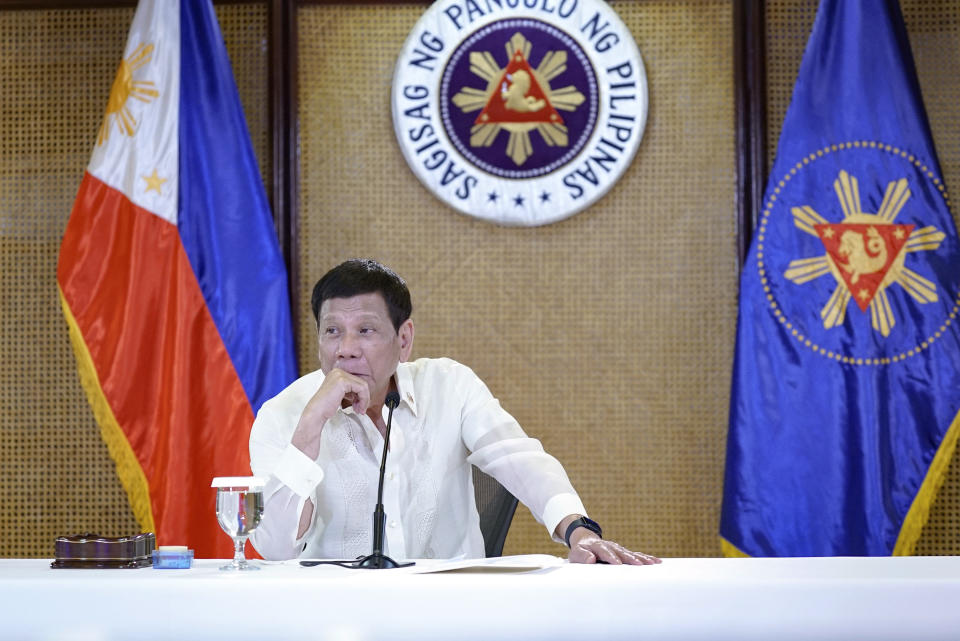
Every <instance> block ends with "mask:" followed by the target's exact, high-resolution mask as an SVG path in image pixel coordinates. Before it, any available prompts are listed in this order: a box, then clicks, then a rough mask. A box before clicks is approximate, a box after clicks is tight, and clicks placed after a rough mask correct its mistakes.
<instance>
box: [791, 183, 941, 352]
mask: <svg viewBox="0 0 960 641" xmlns="http://www.w3.org/2000/svg"><path fill="white" fill-rule="evenodd" d="M833 188H834V191H835V192H836V194H837V198H838V199H839V201H840V207H841V208H842V209H843V213H844V218H843V221H842V222H840V223H830V222H828V221H827V220H826V219H825V218H823V217H822V216H821V215H820V214H818V213H817V212H816V211H815V210H814V209H813V208H812V207H810V206H809V205H804V206H802V207H793V208H792V209H791V210H790V211H791V213H792V214H793V222H794V225H795V226H796V227H798V228H799V229H801V230H802V231H804V232H806V233H808V234H811V235H812V236H816V237H817V238H818V239H820V241H821V243H822V244H823V246H824V249H826V253H825V254H823V255H822V256H816V257H813V258H802V259H797V260H793V261H790V265H789V266H788V268H787V270H786V271H785V272H784V276H785V277H786V278H787V279H789V280H791V281H793V282H794V283H796V284H798V285H802V284H804V283H807V282H809V281H811V280H813V279H815V278H819V277H820V276H823V275H825V274H827V273H829V274H831V275H832V276H833V277H834V279H835V280H836V282H837V287H836V289H834V291H833V294H832V295H831V296H830V299H829V300H828V301H827V303H826V305H824V307H823V308H822V309H821V310H820V318H821V319H822V320H823V327H824V328H825V329H831V328H833V327H838V326H840V325H842V324H843V321H844V318H845V317H846V311H847V306H848V305H847V304H848V303H849V302H850V300H851V299H853V300H854V302H855V303H856V305H857V307H858V308H859V309H860V311H862V312H866V311H867V310H869V311H870V321H871V326H872V327H873V329H874V330H876V331H878V332H880V334H881V335H883V336H884V337H886V336H889V334H890V331H891V329H892V328H893V327H894V325H895V324H896V318H895V317H894V315H893V311H892V309H891V307H890V301H889V299H888V297H887V288H888V287H889V286H890V285H892V284H893V283H897V284H899V285H900V286H901V287H903V289H904V290H905V291H906V292H907V293H908V294H909V295H910V296H911V297H912V298H913V299H914V300H915V301H917V302H918V303H920V304H926V303H932V302H935V301H937V300H938V297H937V287H936V285H935V284H934V283H932V282H931V281H929V280H927V279H926V278H924V277H923V276H921V275H920V274H918V273H916V272H915V271H913V270H911V269H910V268H908V267H906V266H905V265H904V262H905V258H906V255H907V254H909V253H912V252H917V251H930V250H935V249H937V248H938V247H939V246H940V243H941V242H942V241H943V239H944V238H945V237H946V236H945V234H944V233H943V232H941V231H939V230H938V229H937V228H936V227H933V226H927V227H924V228H922V229H915V228H914V225H905V224H896V223H894V222H893V221H894V219H895V218H896V217H897V214H899V213H900V210H901V209H902V208H903V206H904V205H905V204H906V202H907V200H909V198H910V195H911V194H910V188H909V187H908V186H907V179H906V178H901V179H900V180H897V181H895V182H891V183H889V184H888V185H887V189H886V192H885V193H884V195H883V201H882V202H881V203H880V208H879V209H878V210H877V213H876V214H869V213H865V212H863V211H862V210H861V208H860V190H859V186H858V183H857V179H856V178H855V177H853V176H850V175H849V174H848V173H847V172H846V171H842V170H841V171H840V174H839V176H838V177H837V179H836V180H835V181H834V182H833Z"/></svg>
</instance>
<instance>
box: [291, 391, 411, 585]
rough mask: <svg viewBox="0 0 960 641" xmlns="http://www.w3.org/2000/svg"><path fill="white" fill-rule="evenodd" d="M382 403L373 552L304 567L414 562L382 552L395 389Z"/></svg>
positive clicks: (386, 565)
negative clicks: (383, 416) (384, 411)
mask: <svg viewBox="0 0 960 641" xmlns="http://www.w3.org/2000/svg"><path fill="white" fill-rule="evenodd" d="M383 403H384V405H386V406H387V408H388V412H387V431H386V433H385V434H384V436H383V456H381V457H380V484H379V485H378V486H377V507H376V508H374V510H373V552H371V553H370V554H368V555H367V556H364V557H360V558H358V559H357V560H355V561H300V565H302V566H304V567H313V566H315V565H339V566H340V567H342V568H349V569H351V570H386V569H390V568H405V567H408V566H411V565H413V564H414V563H413V561H410V562H408V563H397V562H396V561H394V560H393V559H391V558H390V557H389V556H387V555H386V554H384V553H383V532H384V528H385V527H386V523H387V515H386V514H385V513H384V511H383V476H384V473H385V472H386V469H387V449H388V448H389V447H390V425H391V424H392V423H393V410H394V408H395V407H396V406H397V405H399V404H400V394H399V393H397V392H396V391H391V392H388V393H387V398H386V399H384V401H383Z"/></svg>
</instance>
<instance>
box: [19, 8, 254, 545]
mask: <svg viewBox="0 0 960 641" xmlns="http://www.w3.org/2000/svg"><path fill="white" fill-rule="evenodd" d="M217 13H218V16H219V18H220V23H221V26H222V29H223V32H224V37H225V39H226V42H227V49H228V51H229V53H230V56H231V59H232V60H233V64H234V73H235V76H236V78H237V81H238V86H239V88H240V94H241V98H242V100H243V102H244V107H245V109H246V113H247V120H248V123H249V125H250V128H251V130H252V134H253V143H254V149H255V150H256V152H257V154H258V157H259V158H260V164H261V168H262V169H263V170H264V175H265V176H269V175H270V174H269V172H267V171H266V168H267V167H269V166H270V165H269V164H270V156H269V144H268V140H269V138H268V134H269V130H268V118H267V105H268V100H267V52H266V45H265V43H266V33H267V14H266V5H258V4H254V5H249V4H248V5H230V6H221V7H218V9H217ZM132 15H133V11H132V9H85V10H3V11H0V87H2V89H0V283H2V285H0V287H2V289H0V304H2V313H0V556H18V557H30V556H41V557H52V556H53V541H54V538H55V537H56V536H57V535H60V534H68V533H79V532H90V531H93V532H100V533H102V534H104V535H113V536H117V535H122V534H130V533H133V532H137V531H138V526H137V523H136V521H135V520H134V518H133V515H132V513H131V512H130V508H129V504H128V502H127V497H126V495H125V494H124V492H123V489H122V488H121V486H120V484H119V482H118V481H117V477H116V473H115V471H114V466H113V463H112V461H111V460H110V458H109V455H108V454H107V449H106V447H105V446H104V444H103V442H102V441H101V439H100V435H99V431H98V428H97V425H96V423H95V422H94V420H93V416H92V414H91V411H90V409H89V406H88V405H87V402H86V398H85V397H84V394H83V391H82V390H81V388H80V384H79V382H78V380H77V374H76V367H75V364H74V358H73V353H72V352H71V350H70V346H69V341H68V338H67V331H66V323H65V322H64V320H63V315H62V313H61V311H60V305H59V302H58V299H57V288H56V278H55V269H56V260H57V252H58V250H59V245H60V238H61V236H62V234H63V229H64V227H65V225H66V222H67V217H68V216H69V214H70V210H71V207H72V205H73V199H74V197H75V195H76V193H77V188H78V187H79V185H80V179H81V177H82V175H83V170H84V167H86V164H87V161H88V160H89V157H90V152H91V150H92V149H93V144H94V141H95V139H96V133H97V129H98V128H99V126H100V121H101V119H102V117H103V110H104V107H105V106H106V102H107V96H108V94H109V92H110V85H111V83H112V81H113V76H114V73H115V72H116V68H117V64H118V62H119V60H120V55H121V53H122V52H123V46H124V43H125V40H126V35H127V29H128V28H129V26H130V19H131V17H132ZM238 446H239V447H244V446H245V445H244V444H238ZM198 518H211V519H212V518H215V517H214V515H212V514H209V515H198Z"/></svg>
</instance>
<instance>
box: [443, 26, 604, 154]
mask: <svg viewBox="0 0 960 641" xmlns="http://www.w3.org/2000/svg"><path fill="white" fill-rule="evenodd" d="M506 49H507V56H508V62H507V66H506V67H504V68H501V67H500V65H499V64H497V62H496V60H494V57H493V55H491V54H490V52H489V51H483V52H480V51H472V52H470V71H472V72H473V73H474V74H476V75H477V76H479V77H481V78H482V79H483V80H486V81H487V86H486V88H485V89H477V88H475V87H463V88H462V89H461V90H460V92H459V93H457V94H456V95H455V96H453V98H452V100H453V104H455V105H456V106H458V107H460V109H461V110H462V111H463V112H464V113H470V112H472V111H477V110H481V111H480V115H478V116H477V119H476V121H475V122H474V123H473V127H472V128H471V129H470V145H471V146H472V147H489V146H490V145H491V144H492V143H493V141H494V139H495V138H496V137H497V134H498V133H500V130H501V129H504V130H506V131H508V132H510V137H509V140H508V141H507V156H509V157H510V158H511V159H512V160H513V162H514V163H516V165H517V166H520V165H522V164H523V163H524V162H526V160H527V158H529V157H530V155H531V154H532V153H533V145H532V144H531V143H530V132H531V131H534V130H535V131H537V132H539V134H540V137H541V138H542V139H543V141H544V142H545V143H546V144H547V145H549V146H551V147H553V146H560V147H566V146H567V144H568V139H567V127H566V125H565V124H564V122H563V117H562V116H561V115H560V114H559V113H558V112H557V109H560V110H563V111H575V110H576V108H577V107H578V106H580V104H581V103H583V101H584V100H585V97H584V95H583V94H582V93H580V91H579V90H577V88H576V87H574V86H572V85H571V86H568V87H562V88H559V89H554V88H552V87H551V86H550V81H551V80H553V79H554V78H556V77H557V76H559V75H560V74H562V73H563V72H564V71H566V69H567V52H566V51H548V52H547V53H546V55H544V57H543V59H542V60H541V61H540V65H539V66H538V67H537V68H536V69H534V68H533V67H531V66H530V64H529V62H528V61H529V59H530V51H531V49H532V46H531V44H530V42H529V41H528V40H527V39H526V38H525V37H524V36H523V34H521V33H519V32H518V33H515V34H514V35H513V37H511V38H510V41H509V42H507V43H506Z"/></svg>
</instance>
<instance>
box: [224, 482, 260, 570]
mask: <svg viewBox="0 0 960 641" xmlns="http://www.w3.org/2000/svg"><path fill="white" fill-rule="evenodd" d="M264 485H265V481H264V479H262V478H258V477H255V476H218V477H217V478H215V479H213V482H212V483H211V487H215V488H217V521H219V523H220V527H221V528H223V531H224V532H226V533H227V534H228V535H230V538H231V539H233V545H234V554H233V561H232V562H230V563H228V564H227V565H224V566H222V567H221V568H220V569H221V570H259V569H260V568H259V567H257V566H256V565H253V564H251V563H248V562H247V559H246V557H245V556H244V547H245V546H246V544H247V538H248V537H249V536H250V534H251V533H252V532H253V531H254V530H255V529H257V526H258V525H260V518H261V517H262V516H263V486H264Z"/></svg>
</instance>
